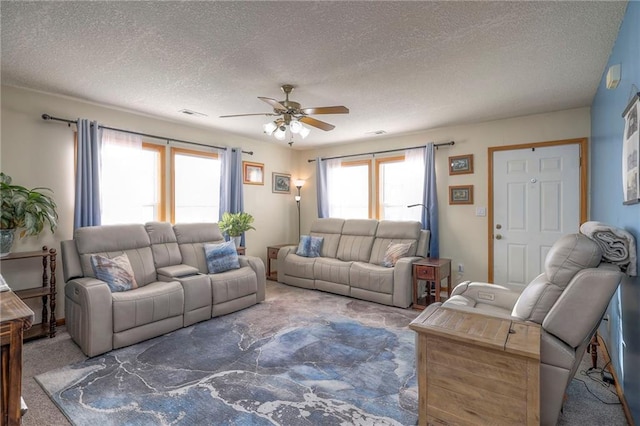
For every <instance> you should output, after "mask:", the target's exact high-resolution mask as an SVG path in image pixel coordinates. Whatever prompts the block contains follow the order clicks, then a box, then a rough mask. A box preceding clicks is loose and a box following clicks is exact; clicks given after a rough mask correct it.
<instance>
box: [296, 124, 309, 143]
mask: <svg viewBox="0 0 640 426" xmlns="http://www.w3.org/2000/svg"><path fill="white" fill-rule="evenodd" d="M300 127H301V129H300V131H299V132H298V134H299V135H300V137H302V139H304V138H306V137H307V136H309V133H311V130H310V129H309V128H308V127H304V126H303V125H302V124H300Z"/></svg>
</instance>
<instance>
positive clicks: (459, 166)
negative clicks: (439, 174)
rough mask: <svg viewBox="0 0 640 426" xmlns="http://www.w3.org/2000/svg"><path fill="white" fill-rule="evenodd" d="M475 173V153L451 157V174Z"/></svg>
mask: <svg viewBox="0 0 640 426" xmlns="http://www.w3.org/2000/svg"><path fill="white" fill-rule="evenodd" d="M468 173H473V154H467V155H455V156H452V157H449V174H450V175H466V174H468Z"/></svg>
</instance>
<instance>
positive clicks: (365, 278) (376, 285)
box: [349, 262, 393, 294]
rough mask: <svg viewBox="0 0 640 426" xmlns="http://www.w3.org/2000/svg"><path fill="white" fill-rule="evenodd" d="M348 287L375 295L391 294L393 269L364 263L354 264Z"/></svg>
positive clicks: (350, 272)
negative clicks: (371, 292) (374, 293)
mask: <svg viewBox="0 0 640 426" xmlns="http://www.w3.org/2000/svg"><path fill="white" fill-rule="evenodd" d="M349 285H350V286H351V287H352V288H353V287H355V288H361V289H364V290H368V291H373V292H376V293H385V294H393V269H391V268H385V267H384V266H380V265H372V264H370V263H365V262H354V263H353V265H351V269H350V271H349Z"/></svg>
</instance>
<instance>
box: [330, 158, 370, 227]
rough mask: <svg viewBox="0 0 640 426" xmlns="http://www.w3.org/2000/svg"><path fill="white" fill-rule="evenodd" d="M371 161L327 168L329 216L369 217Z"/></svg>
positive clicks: (350, 162)
mask: <svg viewBox="0 0 640 426" xmlns="http://www.w3.org/2000/svg"><path fill="white" fill-rule="evenodd" d="M370 187H371V161H370V160H362V161H348V162H342V163H339V162H338V163H336V166H335V167H331V166H330V165H329V166H328V170H327V193H328V197H329V216H330V217H340V218H344V219H368V218H370V217H371V196H370V191H369V188H370Z"/></svg>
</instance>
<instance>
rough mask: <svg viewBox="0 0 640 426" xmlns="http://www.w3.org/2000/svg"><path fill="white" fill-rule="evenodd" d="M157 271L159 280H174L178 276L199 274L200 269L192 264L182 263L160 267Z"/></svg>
mask: <svg viewBox="0 0 640 426" xmlns="http://www.w3.org/2000/svg"><path fill="white" fill-rule="evenodd" d="M156 272H157V273H158V281H174V280H175V279H176V278H182V277H188V276H189V275H197V274H198V273H199V272H200V271H198V268H195V267H193V266H191V265H185V264H180V265H171V266H165V267H163V268H158V269H157V270H156Z"/></svg>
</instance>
